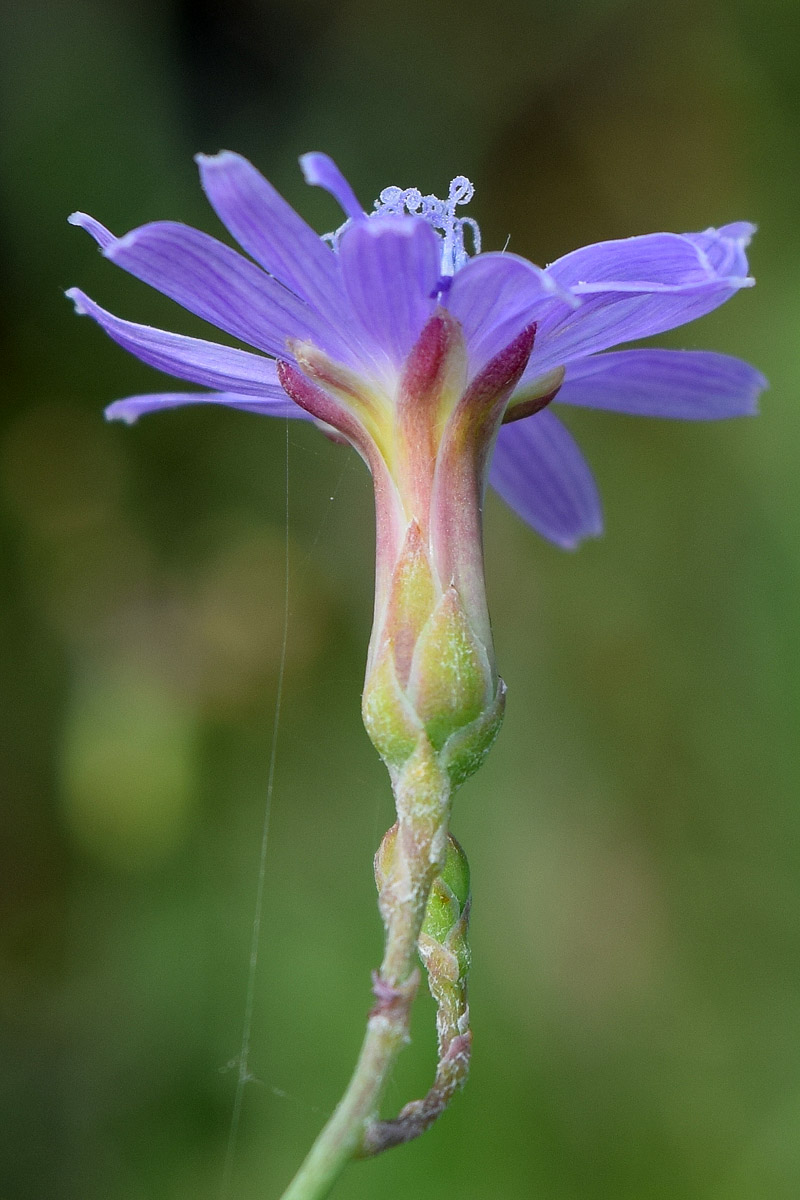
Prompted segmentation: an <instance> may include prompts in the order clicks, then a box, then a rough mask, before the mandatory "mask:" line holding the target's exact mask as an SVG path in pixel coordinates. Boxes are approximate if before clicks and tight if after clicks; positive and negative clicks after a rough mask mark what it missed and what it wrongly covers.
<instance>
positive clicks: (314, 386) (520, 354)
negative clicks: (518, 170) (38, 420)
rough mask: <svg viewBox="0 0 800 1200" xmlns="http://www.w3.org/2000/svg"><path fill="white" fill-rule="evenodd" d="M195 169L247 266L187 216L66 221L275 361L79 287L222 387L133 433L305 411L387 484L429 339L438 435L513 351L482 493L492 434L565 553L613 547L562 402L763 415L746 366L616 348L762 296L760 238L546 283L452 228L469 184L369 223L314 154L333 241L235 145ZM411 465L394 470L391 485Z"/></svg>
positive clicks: (597, 250) (620, 258)
mask: <svg viewBox="0 0 800 1200" xmlns="http://www.w3.org/2000/svg"><path fill="white" fill-rule="evenodd" d="M197 161H198V164H199V167H200V172H201V177H202V182H203V186H204V188H205V191H206V194H207V196H208V198H209V200H210V202H211V204H212V206H213V207H214V208H215V210H216V212H217V214H218V215H219V217H220V219H221V220H222V222H223V223H224V225H225V226H226V227H227V228H228V230H229V231H230V233H231V234H232V235H233V237H234V238H235V239H236V241H237V242H238V243H239V245H240V246H241V247H242V248H243V249H244V250H245V251H246V252H247V253H248V254H249V255H250V256H251V258H245V257H244V256H243V255H241V254H239V253H238V252H237V251H235V250H233V249H231V248H230V247H228V246H226V245H224V244H223V243H221V242H219V241H217V240H216V239H214V238H212V237H209V236H208V235H207V234H204V233H201V232H199V231H198V230H195V229H192V228H190V227H188V226H186V225H181V224H178V223H175V222H166V221H165V222H155V223H153V224H148V225H143V226H141V227H140V228H138V229H134V230H132V231H131V232H130V233H128V234H126V235H125V236H124V237H121V238H117V237H115V236H114V235H113V234H111V233H110V232H109V231H108V230H107V229H105V228H104V227H103V226H102V225H100V223H99V222H97V221H95V220H94V219H93V218H92V217H89V216H87V215H86V214H84V213H73V214H72V216H71V217H70V218H69V219H70V221H71V222H72V223H73V224H75V225H79V226H81V227H82V228H84V229H86V230H87V232H89V233H90V234H91V235H92V236H93V237H94V238H95V240H96V241H97V243H98V244H99V246H100V249H101V251H102V253H103V254H104V256H105V257H106V258H108V259H110V260H111V261H112V262H114V263H116V264H117V265H118V266H120V267H122V268H123V269H124V270H127V271H129V272H130V273H131V274H133V275H135V276H137V277H138V278H139V279H142V280H144V281H145V282H146V283H148V284H150V285H151V286H153V287H155V288H156V289H157V290H159V291H161V292H163V293H165V294H166V295H167V296H170V297H171V298H172V299H173V300H176V301H177V302H178V303H179V304H180V305H182V306H183V307H184V308H186V309H189V310H190V311H191V312H193V313H195V314H197V315H198V316H200V317H202V318H204V319H205V320H207V321H208V322H210V323H211V324H212V325H216V326H217V327H218V328H220V329H222V330H224V331H225V332H226V333H228V334H230V335H232V336H233V338H235V339H236V340H238V341H240V342H242V343H245V344H246V345H248V346H251V347H253V348H254V349H255V350H256V351H258V352H260V353H252V352H251V351H249V350H243V349H234V348H232V347H228V346H223V345H219V344H216V343H214V342H209V341H204V340H201V339H197V338H192V337H185V336H182V335H179V334H174V333H167V332H164V331H162V330H158V329H154V328H151V327H149V326H146V325H137V324H134V323H132V322H130V321H126V320H122V319H121V318H119V317H116V316H113V315H112V314H111V313H109V312H107V311H105V310H104V309H103V308H101V307H100V306H99V305H98V304H96V303H95V302H94V301H93V300H91V299H90V298H89V297H88V296H86V295H85V294H84V293H83V292H82V291H80V290H79V289H77V288H73V289H71V290H70V291H69V292H68V293H67V294H68V296H70V297H71V298H72V300H73V301H74V303H75V306H76V309H77V311H78V312H80V313H86V314H88V315H90V316H91V317H93V318H94V319H95V320H96V321H97V323H98V324H99V325H101V326H102V328H103V329H104V330H105V331H106V333H108V334H109V335H110V336H111V337H112V338H113V339H114V340H115V341H117V342H119V344H120V345H122V346H123V347H124V348H125V349H127V350H129V351H131V352H132V353H133V354H135V355H136V356H137V357H139V358H140V359H142V360H143V361H144V362H147V363H149V364H151V365H152V366H155V367H157V368H159V369H160V370H162V371H165V372H167V373H169V374H172V375H175V376H177V377H178V378H181V379H185V380H188V381H190V382H192V383H196V384H200V385H202V386H204V387H206V388H208V389H211V390H209V391H206V392H199V393H171V392H170V393H165V394H158V395H138V396H131V397H128V398H127V399H124V400H118V401H117V402H116V403H115V404H112V405H111V406H110V407H109V408H108V409H107V416H108V417H109V418H111V419H115V418H120V419H122V420H125V421H128V422H131V421H134V420H136V418H137V417H138V416H140V415H141V414H142V413H145V412H151V411H156V410H160V409H167V408H174V407H177V406H179V405H183V404H192V403H212V404H224V405H228V406H229V407H233V408H241V409H245V410H247V411H250V412H256V413H262V414H265V415H268V416H283V417H300V418H306V419H308V418H309V417H310V418H312V419H315V420H316V421H317V422H318V423H319V424H321V425H322V426H323V427H324V428H325V427H327V428H328V432H330V431H331V427H332V429H333V430H335V431H337V432H338V433H339V434H340V435H342V436H344V437H345V438H346V439H347V440H348V441H351V442H353V443H354V444H356V445H357V446H358V448H359V450H360V451H361V453H362V454H363V455H364V457H366V458H367V459H368V461H369V463H370V466H371V468H372V469H373V473H375V470H376V464H377V461H378V458H381V459H382V460H384V462H385V460H386V459H387V456H388V458H392V456H394V458H395V459H397V458H398V455H399V457H400V458H402V456H403V451H402V449H399V450H398V448H397V446H394V448H392V447H391V446H390V443H391V442H393V441H396V440H397V430H396V428H395V424H396V416H397V408H398V394H399V393H398V388H400V387H401V381H402V379H403V377H404V375H403V373H404V371H405V372H406V378H408V371H409V356H410V355H411V353H412V351H413V350H414V348H415V347H417V346H418V345H419V343H420V338H421V336H422V334H423V331H425V330H426V329H429V333H428V335H427V336H428V343H429V344H428V351H427V353H428V355H429V357H430V355H431V354H434V357H435V354H436V353H438V352H437V351H436V350H435V346H434V343H435V342H436V338H437V337H439V340H440V341H441V340H442V338H444V339H445V340H446V341H448V339H449V341H448V345H449V349H447V351H446V353H445V351H443V350H442V349H441V347H440V351H441V353H442V354H443V355H444V358H443V360H442V362H444V360H445V359H446V360H447V362H446V363H445V365H444V367H443V368H442V369H446V371H449V372H450V376H451V378H450V381H449V383H448V382H445V384H444V385H443V386H444V389H445V391H447V389H448V388H449V390H450V395H449V399H447V398H446V399H445V400H444V401H442V399H441V397H439V400H438V401H437V403H438V404H439V408H440V412H439V418H438V420H439V422H440V425H441V422H442V421H443V420H444V416H443V413H444V410H445V409H447V410H448V411H450V410H452V409H453V407H454V406H455V405H456V403H457V400H458V397H457V396H456V389H458V388H460V389H461V392H460V393H459V394H463V393H464V391H465V389H469V388H470V387H472V388H473V389H474V387H475V385H476V381H479V380H480V378H481V376H482V374H484V375H485V373H486V371H487V370H488V368H489V367H490V365H491V364H492V362H495V363H496V362H497V359H498V356H500V355H502V354H503V353H508V350H509V347H512V346H513V345H515V344H516V346H517V360H518V361H517V362H516V367H515V368H514V371H515V372H516V373H515V378H514V380H513V386H508V387H504V388H501V389H500V392H501V393H502V395H501V398H500V406H501V407H500V410H499V411H496V412H494V413H493V415H492V419H491V421H489V422H488V424H487V426H486V429H485V438H484V443H483V444H482V446H481V447H480V455H479V457H481V464H480V470H481V473H482V475H481V479H480V480H479V483H480V487H481V489H482V486H483V482H484V477H485V474H486V468H487V463H488V460H489V457H490V454H491V451H492V443H493V442H494V441H495V438H496V443H495V444H494V450H493V454H491V463H490V465H489V466H488V479H489V482H490V483H491V484H492V485H493V487H494V488H495V489H496V490H497V491H498V492H499V493H500V495H501V496H502V497H503V499H504V500H506V502H507V503H508V504H509V505H510V506H511V507H512V508H513V509H514V510H515V511H516V512H517V513H518V514H519V515H520V516H521V517H522V518H523V519H524V520H525V521H527V522H528V523H529V524H530V525H532V526H533V527H534V528H535V529H537V530H538V531H539V532H540V533H541V534H543V535H544V536H545V537H547V538H549V539H550V540H551V541H553V542H555V543H557V544H558V545H560V546H563V547H565V548H571V547H574V546H576V545H577V544H578V543H579V542H580V541H581V540H582V539H583V538H585V537H588V536H593V535H597V534H599V533H600V532H601V528H602V514H601V507H600V500H599V497H598V493H597V488H596V485H595V483H594V479H593V477H592V474H591V471H590V469H589V467H588V465H587V463H586V461H585V459H584V458H583V455H582V454H581V452H580V450H579V449H578V447H577V445H576V443H575V441H574V440H573V438H572V436H571V435H570V434H569V433H568V431H567V430H566V428H565V427H564V426H563V425H562V424H561V422H560V421H559V419H558V418H557V417H556V416H555V415H554V414H553V412H552V411H551V410H550V407H549V405H550V402H551V401H553V400H555V401H557V402H558V403H563V404H573V405H578V406H585V407H589V408H602V409H608V410H611V411H615V412H623V413H633V414H640V415H648V416H659V417H677V418H682V419H688V420H699V419H715V418H720V417H731V416H740V415H745V414H750V413H753V412H754V411H755V404H756V398H757V396H758V393H759V392H760V391H761V390H762V389H763V388H764V387H765V386H766V381H765V380H764V378H763V376H762V375H761V374H760V373H759V372H758V371H756V370H755V369H754V368H753V367H751V366H749V365H748V364H747V363H745V362H742V361H740V360H739V359H736V358H732V357H730V356H727V355H723V354H715V353H710V352H706V351H679V350H660V349H659V350H654V349H635V350H622V351H611V352H610V353H609V352H608V351H609V350H610V348H611V347H614V346H616V345H619V344H620V343H626V342H630V341H634V340H636V339H639V338H644V337H649V336H651V335H653V334H658V333H662V332H664V331H665V330H668V329H672V328H675V327H676V326H678V325H682V324H684V323H686V322H687V321H690V320H693V319H694V318H695V317H699V316H701V315H703V314H704V313H707V312H710V311H711V310H712V309H714V308H716V307H717V306H718V305H720V304H722V303H723V302H724V301H725V300H727V299H729V298H730V297H731V296H732V295H733V294H734V293H735V292H736V291H738V289H739V288H741V287H748V286H750V285H752V283H753V280H752V279H751V278H750V277H749V276H748V267H747V259H746V255H745V247H746V246H747V244H748V242H749V239H750V236H751V234H752V233H753V231H754V227H753V226H752V225H749V224H747V223H746V222H736V223H734V224H730V225H726V226H723V227H722V228H721V229H708V230H706V231H705V232H703V233H693V234H672V233H656V234H651V235H647V236H640V237H632V238H628V239H623V240H618V241H607V242H599V243H597V244H596V245H593V246H587V247H585V248H583V249H580V250H575V251H573V252H572V253H570V254H567V255H565V256H564V257H563V258H560V259H558V260H557V261H556V262H554V263H552V264H551V265H550V266H549V267H547V268H546V269H542V268H540V267H537V266H534V265H533V264H532V263H530V262H528V261H526V260H525V259H523V258H521V257H519V256H517V255H515V254H509V253H493V252H490V253H480V235H479V231H478V229H477V226H476V225H475V223H474V222H472V221H470V220H469V219H468V218H464V217H462V216H458V215H457V208H458V206H459V205H462V204H464V203H466V202H467V201H468V200H469V199H470V198H471V196H472V185H471V184H470V183H469V181H468V180H466V179H464V178H463V177H460V178H458V179H456V180H454V181H453V183H452V184H451V188H450V193H449V196H448V198H447V200H444V201H442V200H437V199H436V197H434V196H423V195H422V194H421V193H420V192H419V191H418V190H417V189H413V188H411V189H406V190H401V189H400V188H396V187H395V188H386V189H384V191H383V192H382V193H381V196H380V199H379V200H378V201H377V202H376V206H375V211H374V212H373V213H370V214H369V215H367V214H365V213H364V212H363V210H362V208H361V205H360V204H359V202H358V200H357V199H356V197H355V195H354V193H353V191H352V188H351V187H350V185H349V184H348V183H347V181H346V180H345V178H344V177H343V176H342V174H341V173H340V172H339V170H338V168H337V167H336V166H335V164H334V163H333V162H332V160H331V159H330V158H328V157H327V156H326V155H323V154H307V155H305V156H304V157H303V158H302V159H301V165H302V168H303V171H304V174H305V177H306V180H307V181H308V182H309V183H311V184H316V185H319V186H321V187H323V188H325V189H326V190H327V191H329V192H330V193H331V194H332V195H333V196H334V197H335V198H336V200H337V201H338V202H339V204H340V205H341V207H342V209H343V210H344V213H345V215H346V218H347V219H346V221H345V224H344V225H343V226H342V227H341V229H339V230H337V231H336V233H334V234H330V235H326V237H325V238H320V237H319V236H318V235H317V234H316V233H315V232H314V231H313V230H312V229H311V228H310V226H309V225H307V224H306V223H305V222H304V221H303V220H302V218H301V217H300V216H298V214H297V213H296V212H295V211H294V210H293V209H292V208H291V207H290V206H289V204H288V203H287V202H286V201H285V200H283V199H282V197H281V196H280V195H279V194H278V193H277V192H276V191H275V189H274V188H273V187H272V186H271V185H270V184H269V183H268V182H267V180H266V179H264V178H263V176H261V175H260V174H259V173H258V172H257V171H256V170H255V168H254V167H253V166H252V165H251V164H250V163H249V162H247V160H246V159H244V158H242V157H240V156H239V155H237V154H232V153H229V152H227V151H226V152H222V153H220V154H218V155H216V156H214V157H206V156H203V155H200V156H198V159H197ZM470 238H471V241H472V245H473V250H474V253H473V254H472V255H470V254H469V253H468V251H467V248H466V242H467V241H468V240H470ZM253 260H254V261H253ZM432 321H434V324H435V325H436V329H438V334H437V333H436V332H435V330H434V328H433V326H431V324H430V323H431V322H432ZM437 322H438V324H437ZM443 330H445V332H442V331H443ZM520 339H521V341H520ZM526 339H527V341H526ZM527 342H530V343H531V344H530V345H527ZM455 343H458V346H457V348H455V349H454V345H455ZM526 347H527V348H526ZM512 357H513V355H512ZM423 358H424V354H423V353H422V351H420V352H419V354H418V361H417V364H416V367H415V368H414V369H416V370H417V372H418V373H419V372H420V371H421V372H422V373H423V374H424V372H425V369H426V367H425V363H424V362H422V359H423ZM523 359H524V361H522V360H523ZM441 365H442V364H441V363H440V366H441ZM506 366H508V364H506ZM428 368H430V363H428ZM512 373H514V372H512ZM434 384H435V381H434V383H431V380H428V383H427V385H426V386H429V387H434V390H435V387H436V386H439V385H438V384H435V385H434ZM498 395H500V393H498ZM442 406H443V407H442ZM448 406H449V409H448ZM400 407H401V408H402V405H400ZM495 407H496V406H495ZM323 409H324V412H323ZM406 409H407V410H409V411H408V412H407V413H406V416H405V418H404V420H405V426H406V428H405V437H406V442H408V439H409V438H413V437H416V438H422V441H423V442H425V438H427V439H428V441H427V443H426V444H427V445H428V449H429V450H430V452H431V453H434V452H435V447H433V444H432V443H431V440H430V439H431V437H433V438H434V440H435V438H436V436H438V435H437V434H436V433H435V431H434V430H433V427H432V426H431V427H430V428H428V429H427V432H425V431H424V430H422V429H421V427H420V425H419V404H418V405H417V411H416V412H415V411H414V405H413V403H411V405H410V409H409V403H407V404H406ZM426 419H427V418H426ZM415 421H416V425H415ZM501 421H502V422H503V423H502V427H500V428H499V431H498V428H497V426H498V425H499V423H500V422H501ZM393 422H394V424H393ZM356 427H358V428H356ZM365 429H366V434H365ZM401 440H402V438H401ZM367 442H369V445H367V444H366V443H367ZM376 446H377V447H378V451H377V457H376V453H374V452H373V451H374V450H375V447H376ZM420 453H421V452H419V451H418V452H417V457H418V458H419V455H420ZM475 453H477V450H476V451H475ZM418 465H419V464H418ZM409 469H413V468H412V465H411V464H409V463H408V462H405V463H404V464H403V465H402V467H401V466H400V465H399V464H398V463H397V462H395V463H394V464H393V465H391V466H390V470H389V474H390V475H392V474H393V473H394V475H396V474H397V471H398V470H405V471H408V470H409ZM417 484H418V485H419V486H423V484H422V483H421V481H420V480H419V479H418V480H417Z"/></svg>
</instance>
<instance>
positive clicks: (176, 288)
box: [80, 221, 347, 356]
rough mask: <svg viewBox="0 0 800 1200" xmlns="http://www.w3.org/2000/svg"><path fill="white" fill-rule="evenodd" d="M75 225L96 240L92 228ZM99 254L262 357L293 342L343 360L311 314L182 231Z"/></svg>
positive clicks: (161, 229)
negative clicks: (302, 342)
mask: <svg viewBox="0 0 800 1200" xmlns="http://www.w3.org/2000/svg"><path fill="white" fill-rule="evenodd" d="M80 223H81V224H82V226H83V228H85V229H86V230H87V232H88V233H91V234H92V236H97V235H96V232H95V228H94V225H95V224H96V223H94V222H93V223H92V224H91V225H90V224H88V223H86V222H84V221H81V222H80ZM100 228H101V229H102V226H101V227H100ZM101 245H102V243H101ZM103 254H104V255H105V257H106V258H109V259H110V260H111V261H112V262H115V263H116V264H117V265H118V266H120V267H122V268H123V269H124V270H126V271H130V273H131V275H135V276H136V278H137V279H141V280H143V281H144V282H145V283H148V284H150V286H151V287H154V288H156V289H157V290H158V291H160V292H163V293H164V295H166V296H169V297H170V298H171V299H172V300H175V301H177V303H178V304H181V305H182V306H183V307H184V308H186V309H188V310H189V312H193V313H196V314H197V316H198V317H202V318H203V319H204V320H206V321H210V322H211V324H212V325H216V326H217V327H218V328H219V329H224V330H226V332H228V333H230V334H232V335H233V336H234V337H236V338H240V339H241V340H242V341H243V342H247V343H248V344H249V345H251V346H256V347H257V348H258V349H259V350H266V351H267V353H268V354H275V355H281V354H285V353H286V343H287V341H288V340H289V339H293V338H295V339H296V338H300V339H308V340H310V341H313V342H314V343H315V345H317V346H320V347H321V348H322V349H325V350H327V351H328V353H330V354H332V355H334V356H341V355H343V354H346V353H347V352H346V350H345V349H344V345H343V342H342V339H341V338H340V337H339V336H338V334H336V333H335V332H334V331H333V329H332V328H331V326H330V325H329V324H328V322H327V321H325V320H324V319H323V318H322V317H321V316H319V314H317V313H316V312H315V311H314V309H312V308H310V307H309V306H308V305H307V304H305V303H304V302H303V301H302V300H300V299H298V297H297V296H294V295H293V294H292V293H291V292H289V291H287V289H286V288H285V287H283V286H282V285H281V284H280V283H278V281H277V280H276V279H272V278H271V277H270V276H269V275H267V274H265V272H264V271H262V270H261V269H260V267H257V266H256V265H255V264H254V263H251V262H249V261H248V260H247V259H246V258H243V257H242V255H241V254H238V253H237V252H236V251H235V250H232V249H231V248H230V247H229V246H225V245H223V244H222V242H218V241H217V240H216V239H215V238H212V237H209V236H208V234H205V233H201V232H200V231H199V230H197V229H192V228H190V226H188V225H181V224H180V223H178V222H175V221H156V222H154V223H152V224H150V225H142V226H140V227H139V228H138V229H133V230H131V232H130V233H128V234H126V235H125V237H122V238H115V239H114V241H113V242H111V243H110V244H109V245H105V246H104V247H103Z"/></svg>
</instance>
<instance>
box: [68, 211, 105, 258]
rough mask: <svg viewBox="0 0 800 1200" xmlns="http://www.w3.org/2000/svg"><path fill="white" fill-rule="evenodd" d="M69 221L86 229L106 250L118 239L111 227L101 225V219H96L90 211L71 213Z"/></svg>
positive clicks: (101, 247)
mask: <svg viewBox="0 0 800 1200" xmlns="http://www.w3.org/2000/svg"><path fill="white" fill-rule="evenodd" d="M67 221H68V222H69V224H70V225H77V226H78V228H79V229H85V230H86V232H87V233H88V234H90V236H91V237H93V238H94V240H95V241H96V242H97V244H98V246H99V247H100V249H101V250H105V249H106V248H107V247H108V246H110V245H111V244H112V242H115V241H116V240H117V239H116V237H115V236H114V234H113V233H112V232H111V230H110V229H106V227H105V225H101V224H100V222H99V221H96V220H95V219H94V217H90V216H89V214H88V213H85V212H74V213H70V214H69V216H68V217H67Z"/></svg>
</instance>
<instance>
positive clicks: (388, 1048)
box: [283, 948, 419, 1200]
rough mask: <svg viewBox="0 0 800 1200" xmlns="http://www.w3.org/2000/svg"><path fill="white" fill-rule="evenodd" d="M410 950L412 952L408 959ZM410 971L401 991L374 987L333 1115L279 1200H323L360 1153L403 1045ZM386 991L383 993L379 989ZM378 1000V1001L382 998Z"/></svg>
mask: <svg viewBox="0 0 800 1200" xmlns="http://www.w3.org/2000/svg"><path fill="white" fill-rule="evenodd" d="M413 953H414V950H413V948H412V954H413ZM418 981H419V972H418V971H416V970H415V971H414V972H413V973H412V974H411V976H410V977H409V979H408V981H407V982H406V985H405V987H404V988H395V989H392V994H391V996H389V994H388V993H389V989H388V986H387V985H385V984H383V985H382V984H381V982H380V980H378V981H377V983H376V994H378V1005H377V1006H376V1009H375V1010H373V1012H372V1013H371V1014H370V1017H369V1022H368V1024H367V1033H366V1037H365V1038H364V1043H363V1045H362V1047H361V1053H360V1055H359V1058H358V1063H357V1064H356V1069H355V1071H354V1072H353V1077H352V1079H351V1080H350V1083H349V1085H348V1088H347V1091H346V1092H345V1094H344V1096H343V1097H342V1099H341V1101H340V1102H339V1105H338V1106H337V1108H336V1111H335V1112H334V1114H333V1116H332V1117H331V1119H330V1121H329V1122H328V1124H327V1125H326V1126H325V1128H324V1129H323V1130H322V1132H321V1133H320V1135H319V1137H318V1138H317V1140H316V1142H315V1143H314V1145H313V1146H312V1148H311V1150H310V1152H309V1154H308V1156H307V1158H306V1160H305V1162H304V1163H303V1165H302V1166H301V1168H300V1170H299V1171H298V1172H297V1174H296V1175H295V1177H294V1179H293V1180H292V1182H291V1183H290V1185H289V1187H288V1188H287V1190H286V1192H285V1193H284V1195H283V1200H323V1197H325V1196H327V1195H329V1193H330V1191H331V1188H332V1187H333V1185H334V1184H335V1182H336V1180H337V1179H338V1178H339V1175H340V1174H341V1172H342V1171H343V1170H344V1168H345V1166H346V1165H347V1163H348V1162H349V1161H350V1160H351V1159H352V1158H355V1157H356V1156H357V1154H358V1152H359V1150H360V1148H361V1144H362V1141H363V1138H364V1131H365V1129H366V1127H367V1125H368V1124H369V1122H370V1121H371V1120H372V1119H373V1118H374V1117H375V1115H376V1113H377V1111H378V1105H379V1103H380V1098H381V1094H382V1092H383V1089H384V1086H385V1083H386V1079H387V1077H388V1074H389V1071H390V1070H391V1068H392V1065H393V1064H394V1060H395V1058H396V1057H397V1055H398V1053H399V1051H400V1050H401V1049H402V1047H403V1045H404V1044H405V1042H406V1040H407V1029H408V1011H409V1008H410V1006H411V1001H412V1000H413V998H414V994H415V992H416V990H417V983H418ZM383 988H386V989H387V990H386V993H383V991H382V989H383ZM382 997H383V998H382Z"/></svg>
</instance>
